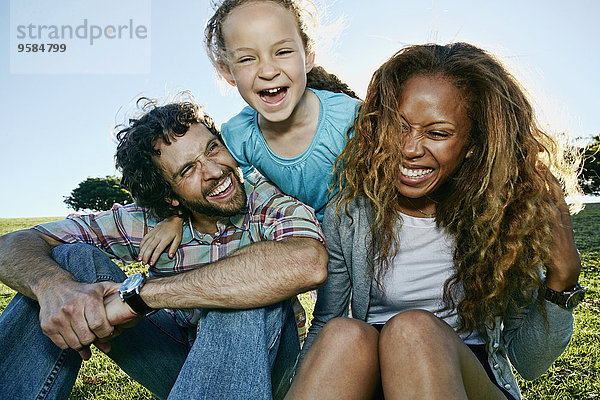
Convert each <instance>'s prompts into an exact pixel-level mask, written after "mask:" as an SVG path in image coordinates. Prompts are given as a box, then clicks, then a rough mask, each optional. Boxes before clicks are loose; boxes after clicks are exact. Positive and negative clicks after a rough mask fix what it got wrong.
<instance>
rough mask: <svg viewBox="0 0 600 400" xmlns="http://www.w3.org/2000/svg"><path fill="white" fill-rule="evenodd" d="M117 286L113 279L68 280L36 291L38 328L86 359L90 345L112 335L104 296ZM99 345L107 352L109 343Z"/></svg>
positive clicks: (89, 354) (56, 342) (63, 346)
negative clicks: (86, 281)
mask: <svg viewBox="0 0 600 400" xmlns="http://www.w3.org/2000/svg"><path fill="white" fill-rule="evenodd" d="M118 289H119V284H116V283H113V282H100V283H94V284H84V283H79V282H75V281H72V282H69V283H64V284H63V285H61V286H60V287H55V288H48V289H47V290H46V291H44V292H43V293H41V294H40V293H38V294H37V299H38V302H39V304H40V326H41V328H42V331H43V332H44V334H45V335H46V336H48V337H49V338H50V339H51V340H52V341H53V342H54V343H55V344H56V345H57V346H58V347H60V348H61V349H67V348H72V349H74V350H76V351H77V352H78V353H79V354H80V356H81V358H83V359H84V360H88V359H89V358H90V357H91V351H90V348H89V346H90V344H91V343H93V342H94V341H96V340H97V339H103V338H108V337H110V336H111V335H112V334H113V330H114V327H113V325H112V324H111V323H110V322H109V319H108V318H107V313H106V310H105V308H104V298H105V297H107V296H109V295H111V294H113V293H115V292H116V291H117V290H118ZM117 296H118V295H117ZM99 348H100V349H101V350H103V351H108V350H110V345H107V344H103V343H100V346H99Z"/></svg>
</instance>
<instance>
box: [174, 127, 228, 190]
mask: <svg viewBox="0 0 600 400" xmlns="http://www.w3.org/2000/svg"><path fill="white" fill-rule="evenodd" d="M215 142H217V143H219V144H220V143H221V142H220V141H219V139H218V138H217V137H213V138H212V139H210V140H209V141H208V142H207V143H206V147H205V148H204V152H205V153H206V152H207V150H208V148H209V147H210V145H211V144H213V143H215ZM197 159H198V157H196V158H194V159H193V160H190V161H188V162H186V163H184V164H182V165H181V166H180V167H179V168H177V169H176V170H175V172H174V173H173V175H171V179H173V181H175V180H177V178H179V177H180V176H181V174H182V173H183V171H184V170H185V169H186V168H187V167H189V166H191V165H194V164H195V162H196V160H197Z"/></svg>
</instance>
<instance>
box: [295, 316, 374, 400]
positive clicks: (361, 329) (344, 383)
mask: <svg viewBox="0 0 600 400" xmlns="http://www.w3.org/2000/svg"><path fill="white" fill-rule="evenodd" d="M378 337H379V333H378V332H377V330H376V329H375V328H373V327H372V326H370V325H369V324H367V323H366V322H363V321H359V320H356V319H350V318H336V319H333V320H331V321H329V322H328V323H327V324H326V325H325V327H324V328H323V329H322V330H321V331H320V332H319V334H318V335H317V337H316V338H315V340H314V342H313V344H312V346H311V348H310V350H309V351H308V352H307V353H306V357H304V361H303V362H302V365H301V366H300V369H299V370H298V374H297V375H296V377H295V378H294V382H293V384H292V387H291V388H290V391H289V392H288V394H287V396H286V397H285V398H286V400H293V399H320V400H327V399H335V400H338V399H360V400H365V399H370V398H371V396H373V393H374V392H375V390H376V389H377V388H378V386H379V382H380V380H379V360H378V357H377V341H378Z"/></svg>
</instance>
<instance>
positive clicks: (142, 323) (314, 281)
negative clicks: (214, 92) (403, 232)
mask: <svg viewBox="0 0 600 400" xmlns="http://www.w3.org/2000/svg"><path fill="white" fill-rule="evenodd" d="M144 108H145V109H146V110H148V109H149V111H148V112H147V113H146V114H145V115H144V116H142V117H141V118H140V119H136V120H130V124H129V126H128V127H126V128H125V129H123V130H122V131H121V132H119V134H118V139H119V145H118V148H117V156H116V159H117V166H118V167H119V168H120V169H121V170H122V173H123V182H124V183H125V184H126V185H127V186H128V187H129V188H130V191H131V193H132V195H133V197H134V198H135V199H136V201H137V205H136V204H133V205H128V206H124V207H123V206H119V205H115V206H114V207H113V209H112V210H110V211H106V212H103V213H100V214H96V215H83V216H79V215H71V216H69V217H68V218H67V219H65V220H62V221H57V222H51V223H47V224H42V225H39V226H36V227H34V228H33V229H30V230H24V231H19V232H13V233H10V234H7V235H5V236H3V237H1V238H0V279H1V280H2V281H3V282H4V283H6V284H7V285H8V286H11V287H12V288H14V289H16V290H17V291H18V292H19V293H18V294H17V295H16V296H15V298H14V299H13V300H12V302H11V304H9V306H8V307H7V308H6V310H5V311H4V313H3V314H2V315H1V316H0V358H1V359H2V360H3V361H2V366H1V367H0V398H8V396H11V397H12V398H20V399H21V398H22V399H29V398H38V396H39V398H66V397H67V396H68V394H69V393H70V390H71V387H72V385H73V383H74V380H75V377H76V374H77V371H78V369H79V366H80V364H81V358H83V359H87V358H89V356H90V350H89V345H90V344H92V343H94V344H96V346H98V347H99V348H100V349H102V350H103V351H105V352H106V353H107V354H108V355H109V356H110V357H111V358H112V359H113V360H115V361H116V362H117V364H119V365H120V366H121V368H123V370H125V371H126V372H127V373H128V374H129V375H130V376H131V377H133V378H134V379H136V380H138V381H139V382H140V383H141V384H143V385H144V386H145V387H147V388H148V389H149V390H151V391H152V392H153V393H154V394H155V395H157V396H158V397H160V398H166V397H167V396H169V398H170V399H171V398H173V399H190V398H206V399H230V398H232V399H233V398H248V399H262V398H271V394H272V392H273V396H274V397H280V396H282V395H283V394H285V391H286V390H287V386H288V385H289V382H290V380H291V371H292V370H293V367H294V363H295V358H296V355H297V353H298V349H299V345H298V335H297V330H296V323H295V320H294V317H293V312H292V311H291V301H290V300H289V299H290V298H293V297H294V296H295V295H296V294H298V293H301V292H304V291H306V290H309V289H313V288H315V287H318V286H319V285H320V284H322V283H323V282H324V280H325V278H326V274H327V273H326V263H327V252H326V250H325V247H324V242H323V238H322V235H321V232H320V230H319V228H318V224H317V222H316V219H315V217H314V214H313V212H312V210H311V209H309V208H307V207H306V206H304V205H303V204H301V203H299V202H298V201H296V200H295V199H293V198H290V197H288V196H285V195H283V194H282V193H281V192H279V191H278V190H277V189H276V188H275V187H274V186H272V185H271V184H270V183H268V182H267V181H265V180H264V179H263V178H262V177H260V176H258V175H251V176H249V177H247V179H246V180H245V181H243V180H242V178H241V175H240V172H239V168H238V167H237V165H236V163H235V161H234V159H233V158H232V156H231V155H230V154H229V152H228V150H227V149H226V148H225V147H224V145H223V143H222V142H221V140H220V137H219V134H218V132H217V130H216V129H215V127H214V124H213V122H212V120H211V119H210V118H209V117H208V116H206V115H204V114H203V113H202V111H201V110H200V109H199V108H198V107H197V106H195V105H194V104H191V103H186V102H182V103H173V104H168V105H166V106H162V107H157V106H155V105H154V104H153V103H152V102H150V101H148V103H147V104H146V105H145V107H144ZM140 206H142V207H145V208H140ZM175 214H179V215H182V216H184V217H185V218H187V220H188V225H187V226H185V227H184V237H183V240H182V244H181V246H180V248H179V249H178V250H177V252H176V254H175V255H174V257H173V258H169V257H168V256H167V255H163V256H161V257H160V259H159V260H158V262H156V263H155V264H154V265H151V266H150V273H151V279H148V280H146V279H145V276H142V275H140V274H136V275H133V276H132V277H129V278H127V280H125V278H126V277H125V274H124V273H123V272H122V271H121V270H120V269H119V268H118V267H117V266H116V265H115V264H114V263H112V262H111V261H110V259H109V258H108V255H110V256H111V257H113V258H119V259H121V260H123V261H134V260H136V259H137V258H138V257H139V252H138V251H139V244H140V242H141V238H142V237H143V235H144V234H145V233H146V232H147V231H148V229H150V228H151V227H152V226H154V225H155V224H156V223H157V222H158V221H157V219H156V218H154V217H153V215H157V216H159V217H165V216H168V215H175ZM63 243H89V244H93V245H94V246H96V247H97V248H93V247H92V246H89V245H81V244H67V245H61V244H63ZM98 249H100V250H102V251H100V250H98ZM59 264H60V265H59ZM123 280H125V282H124V283H123V284H122V285H121V284H120V283H118V282H121V281H123ZM165 309H167V310H165ZM155 310H160V311H158V312H154V311H155ZM153 312H154V313H153ZM38 315H39V319H38ZM136 322H137V324H136ZM132 325H133V326H132ZM76 351H77V352H79V355H77V352H76ZM80 356H81V358H80Z"/></svg>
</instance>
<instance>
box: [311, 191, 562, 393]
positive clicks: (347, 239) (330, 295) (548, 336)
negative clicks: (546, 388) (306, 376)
mask: <svg viewBox="0 0 600 400" xmlns="http://www.w3.org/2000/svg"><path fill="white" fill-rule="evenodd" d="M340 214H341V215H340V218H337V217H336V216H335V206H332V205H330V206H329V207H328V208H327V209H326V211H325V217H324V219H323V233H324V234H325V240H326V243H327V248H328V251H329V265H328V274H329V275H328V277H327V281H326V282H325V284H324V285H323V286H322V287H321V288H319V290H318V295H317V303H316V305H315V310H314V314H313V317H314V319H313V321H312V325H311V327H310V330H309V332H308V336H307V338H306V341H305V342H304V346H303V348H302V354H301V359H302V358H304V354H305V353H306V351H308V349H309V348H310V346H311V344H312V341H313V340H314V338H315V336H316V335H317V333H319V331H320V330H321V328H322V327H323V326H324V325H325V323H327V321H329V320H331V319H333V318H336V317H341V316H345V315H346V313H347V310H348V305H349V302H350V298H352V314H353V317H354V318H357V319H360V320H363V321H364V320H365V319H366V317H367V311H368V308H369V300H370V291H371V281H372V275H371V274H370V273H369V267H368V264H367V249H368V246H369V240H370V233H369V231H370V225H371V222H372V221H373V219H374V218H373V216H372V213H371V207H370V204H369V202H368V201H366V199H365V198H362V197H359V198H357V199H355V200H354V201H353V202H351V203H350V204H349V214H350V217H348V215H346V213H345V212H344V210H343V208H342V210H341V213H340ZM544 305H545V307H546V313H547V316H548V330H546V325H545V321H544V318H543V316H542V313H541V312H540V309H539V307H538V306H537V302H536V301H533V302H531V304H530V305H529V306H527V307H525V308H522V309H519V310H513V311H512V312H511V313H510V314H509V316H508V317H507V318H506V319H504V321H502V320H500V319H497V321H496V328H495V329H491V328H486V329H485V332H480V335H481V336H482V338H484V339H485V340H486V350H487V353H488V362H489V364H490V367H491V369H492V371H493V373H494V376H495V377H496V380H497V381H498V383H499V384H500V385H501V386H503V387H504V388H505V389H506V390H507V391H509V392H510V393H511V394H512V395H513V396H514V397H515V398H516V399H520V398H521V393H520V391H519V387H518V385H517V381H516V378H515V376H514V375H513V373H512V371H511V368H510V366H511V363H512V365H513V366H514V367H515V368H516V370H517V371H518V372H519V374H520V375H521V376H522V377H523V378H524V379H527V380H532V379H535V378H537V377H538V376H539V375H541V374H543V373H544V372H545V371H546V370H547V369H548V368H549V367H550V365H551V364H552V363H553V362H554V361H555V360H556V358H558V356H559V355H560V354H561V353H562V352H563V351H564V349H565V348H566V347H567V345H568V343H569V340H570V338H571V335H572V333H573V313H572V311H569V310H565V309H562V308H560V307H558V306H557V305H555V304H553V303H550V302H548V301H544ZM509 359H510V362H509Z"/></svg>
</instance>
